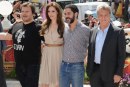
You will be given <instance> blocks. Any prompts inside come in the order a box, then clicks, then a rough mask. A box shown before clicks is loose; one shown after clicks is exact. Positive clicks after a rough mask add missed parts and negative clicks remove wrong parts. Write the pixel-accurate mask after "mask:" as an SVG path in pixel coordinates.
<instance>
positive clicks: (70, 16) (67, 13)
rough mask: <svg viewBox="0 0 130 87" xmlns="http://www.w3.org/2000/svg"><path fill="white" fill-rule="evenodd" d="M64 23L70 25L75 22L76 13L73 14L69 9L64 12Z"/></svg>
mask: <svg viewBox="0 0 130 87" xmlns="http://www.w3.org/2000/svg"><path fill="white" fill-rule="evenodd" d="M64 16H65V21H66V22H67V23H68V24H71V23H73V22H74V21H75V18H76V13H73V12H72V11H71V9H70V8H66V9H65V10H64Z"/></svg>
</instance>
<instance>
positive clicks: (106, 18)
mask: <svg viewBox="0 0 130 87" xmlns="http://www.w3.org/2000/svg"><path fill="white" fill-rule="evenodd" d="M97 15H98V20H99V22H100V26H101V27H104V28H106V27H107V26H108V25H109V23H110V12H109V11H108V10H106V9H100V10H99V11H98V13H97Z"/></svg>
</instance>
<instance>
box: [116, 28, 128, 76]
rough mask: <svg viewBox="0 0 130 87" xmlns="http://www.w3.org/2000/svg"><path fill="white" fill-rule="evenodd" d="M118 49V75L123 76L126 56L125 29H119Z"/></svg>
mask: <svg viewBox="0 0 130 87" xmlns="http://www.w3.org/2000/svg"><path fill="white" fill-rule="evenodd" d="M117 51H118V62H117V71H116V75H119V76H122V75H123V68H124V61H125V58H126V43H125V33H124V30H123V29H122V30H120V31H119V36H118V45H117Z"/></svg>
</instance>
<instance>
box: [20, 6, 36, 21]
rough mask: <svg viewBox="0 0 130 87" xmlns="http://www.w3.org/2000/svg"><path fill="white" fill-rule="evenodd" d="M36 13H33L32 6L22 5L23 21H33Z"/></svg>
mask: <svg viewBox="0 0 130 87" xmlns="http://www.w3.org/2000/svg"><path fill="white" fill-rule="evenodd" d="M33 16H34V14H33V13H32V10H31V7H22V9H21V17H22V20H23V22H32V21H33Z"/></svg>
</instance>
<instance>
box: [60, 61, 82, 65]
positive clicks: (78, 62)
mask: <svg viewBox="0 0 130 87" xmlns="http://www.w3.org/2000/svg"><path fill="white" fill-rule="evenodd" d="M62 63H64V64H84V62H75V63H69V62H65V61H63V60H62Z"/></svg>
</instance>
